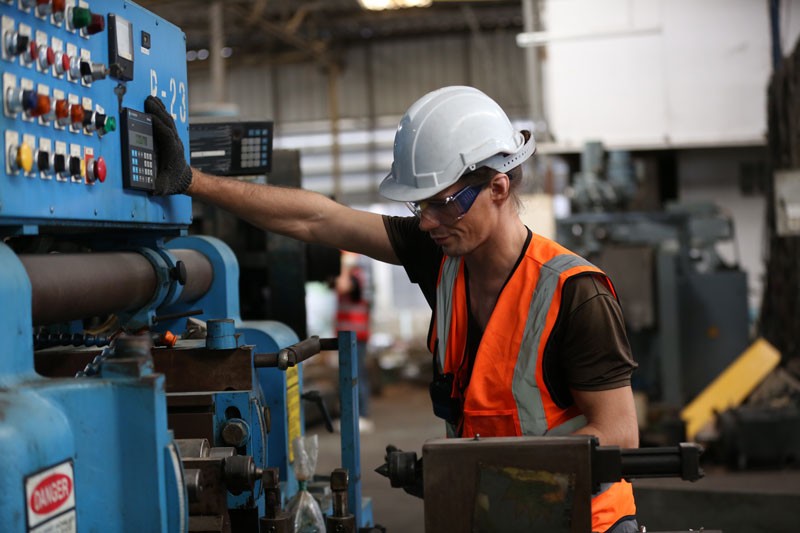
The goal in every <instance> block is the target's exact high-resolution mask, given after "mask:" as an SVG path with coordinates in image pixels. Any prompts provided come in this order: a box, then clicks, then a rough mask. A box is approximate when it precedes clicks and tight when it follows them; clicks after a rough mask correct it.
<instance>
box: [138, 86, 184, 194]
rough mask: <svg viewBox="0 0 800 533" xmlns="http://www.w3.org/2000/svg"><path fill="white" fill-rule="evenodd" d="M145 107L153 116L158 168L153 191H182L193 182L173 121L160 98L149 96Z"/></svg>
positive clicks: (175, 192)
mask: <svg viewBox="0 0 800 533" xmlns="http://www.w3.org/2000/svg"><path fill="white" fill-rule="evenodd" d="M144 110H145V112H147V113H149V114H150V115H152V117H153V136H154V137H155V144H156V154H157V159H158V168H157V169H156V188H155V194H157V195H159V196H163V195H167V194H182V193H185V192H186V190H187V189H188V188H189V184H191V183H192V169H191V168H190V167H189V165H188V164H187V163H186V158H185V157H184V156H183V143H182V142H181V138H180V137H179V136H178V130H177V128H175V121H174V120H173V119H172V115H170V114H169V111H167V108H166V107H164V104H163V103H162V102H161V100H160V99H158V98H156V97H154V96H148V97H147V98H146V99H145V101H144Z"/></svg>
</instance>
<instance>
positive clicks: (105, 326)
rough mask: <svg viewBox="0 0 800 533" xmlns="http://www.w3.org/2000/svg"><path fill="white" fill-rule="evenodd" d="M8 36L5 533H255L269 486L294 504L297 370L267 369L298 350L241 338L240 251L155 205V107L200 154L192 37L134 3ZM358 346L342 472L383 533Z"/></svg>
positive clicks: (78, 5) (185, 201) (0, 412)
mask: <svg viewBox="0 0 800 533" xmlns="http://www.w3.org/2000/svg"><path fill="white" fill-rule="evenodd" d="M0 30H1V31H2V35H1V36H0V39H1V40H0V45H1V47H2V57H0V64H1V65H2V83H3V87H2V103H3V113H2V116H0V121H2V130H3V134H2V135H3V136H2V143H3V149H2V150H1V151H0V234H2V236H3V238H4V240H3V242H2V243H0V272H2V274H0V298H1V299H2V300H3V301H4V305H3V307H2V311H0V335H1V336H2V338H3V340H4V346H5V353H4V354H2V356H0V524H2V526H1V527H0V529H2V531H3V532H13V533H17V532H45V531H47V532H50V531H60V532H73V531H104V532H106V531H108V532H114V531H142V532H183V531H193V530H198V531H199V530H202V531H220V532H223V531H258V530H259V520H260V518H261V517H263V516H264V514H265V498H264V489H263V487H262V486H261V480H262V477H261V476H262V475H266V474H264V472H266V471H267V469H269V468H276V469H277V470H278V472H279V475H280V481H281V487H280V488H281V490H282V492H283V495H284V496H285V497H289V496H291V495H293V494H294V492H296V490H297V481H296V480H295V479H294V475H293V471H292V461H293V457H292V452H291V447H290V443H291V441H292V439H293V438H294V437H297V436H300V435H302V433H303V426H304V421H303V412H302V408H301V401H300V395H301V392H302V390H301V389H302V372H301V370H300V368H301V367H300V366H294V367H291V368H289V369H287V370H286V371H282V370H279V369H277V368H262V367H258V368H257V367H256V366H255V365H254V358H255V356H256V354H264V353H273V352H278V351H279V350H281V349H283V348H285V347H286V346H288V345H291V344H293V343H296V342H297V341H298V339H297V336H296V335H295V333H294V332H293V331H291V330H290V329H289V328H288V327H287V326H285V325H283V324H281V323H278V322H243V321H242V320H241V319H240V316H239V299H238V274H239V270H238V264H237V263H236V260H235V257H234V255H233V253H232V252H231V250H230V248H228V247H227V246H226V245H225V244H224V243H222V242H221V241H219V240H217V239H213V238H207V237H188V236H186V235H187V230H188V226H189V224H190V223H191V220H192V211H191V201H190V199H189V198H188V197H185V196H171V197H158V196H154V195H153V194H152V190H153V183H154V177H155V169H156V168H157V160H156V150H155V146H154V138H153V135H152V122H151V120H150V118H149V116H148V115H147V114H146V113H144V112H143V104H144V100H145V98H146V96H148V95H155V96H158V97H160V98H161V99H162V101H163V102H164V103H165V105H166V107H167V109H168V110H170V112H171V113H172V115H173V117H174V118H175V122H176V125H177V127H178V131H179V134H180V136H181V139H182V141H183V144H184V146H185V147H188V146H189V144H188V98H187V81H186V66H185V36H184V34H183V33H182V32H181V31H180V29H179V28H177V27H175V26H173V25H172V24H170V23H169V22H167V21H165V20H164V19H161V18H159V17H157V16H155V15H154V14H152V13H150V12H148V11H146V10H144V9H142V8H141V7H139V6H137V5H136V4H133V3H132V2H129V1H125V0H103V1H100V0H95V1H94V2H86V1H78V2H76V1H75V0H65V1H58V0H52V1H48V2H42V1H34V0H13V1H12V0H0ZM186 156H187V159H188V151H187V153H186ZM187 317H192V318H194V319H196V324H195V325H196V326H197V327H196V328H195V329H194V330H193V329H192V328H188V329H187V326H186V323H187ZM184 330H187V333H186V334H185V335H182V336H181V338H180V339H177V338H176V336H175V335H173V334H172V333H171V332H173V331H174V332H177V333H179V334H180V333H183V332H184ZM347 335H348V334H343V337H341V338H340V339H339V347H340V361H341V368H342V376H343V377H342V385H343V387H342V394H343V402H342V405H343V407H342V409H343V421H342V422H343V423H342V427H343V428H344V429H343V437H342V438H343V441H342V442H343V450H344V452H346V453H345V457H343V463H344V466H345V467H347V468H348V469H349V470H350V479H351V480H353V482H352V483H351V485H350V487H349V489H350V494H349V496H350V498H349V499H350V509H352V511H353V513H354V514H355V516H356V520H357V523H358V524H359V525H370V524H371V523H372V516H371V507H370V504H369V502H368V501H367V503H366V504H364V505H363V506H362V505H357V506H356V505H353V502H360V501H361V498H360V479H359V478H360V472H359V468H360V465H359V461H358V453H359V447H358V433H357V430H355V429H354V430H353V431H350V430H349V429H348V428H357V421H358V406H357V403H354V400H353V399H354V398H355V388H354V387H355V385H354V381H355V380H354V379H353V378H354V375H355V374H354V372H355V368H356V365H355V361H356V359H355V358H356V351H355V347H354V346H355V344H354V341H353V340H352V338H351V337H352V334H350V336H349V337H348V336H347ZM171 365H172V366H171ZM228 371H230V373H226V372H228ZM45 376H46V377H45ZM215 476H219V479H217V478H216V477H215ZM264 479H267V478H266V477H265V478H264Z"/></svg>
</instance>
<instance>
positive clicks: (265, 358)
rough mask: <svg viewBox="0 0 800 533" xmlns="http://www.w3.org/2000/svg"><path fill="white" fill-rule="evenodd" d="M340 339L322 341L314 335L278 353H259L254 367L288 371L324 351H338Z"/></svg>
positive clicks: (254, 359) (256, 355)
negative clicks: (276, 368)
mask: <svg viewBox="0 0 800 533" xmlns="http://www.w3.org/2000/svg"><path fill="white" fill-rule="evenodd" d="M338 349H339V339H336V338H331V339H320V338H319V337H318V336H316V335H314V336H312V337H309V338H308V339H305V340H302V341H300V342H298V343H297V344H293V345H291V346H287V347H286V348H284V349H283V350H281V351H280V352H278V353H257V354H255V355H254V356H253V365H254V366H255V367H256V368H266V367H278V368H279V369H281V370H286V369H287V368H289V367H292V366H295V365H297V364H299V363H302V362H303V361H305V360H306V359H309V358H311V357H313V356H315V355H317V354H318V353H319V352H321V351H323V350H338Z"/></svg>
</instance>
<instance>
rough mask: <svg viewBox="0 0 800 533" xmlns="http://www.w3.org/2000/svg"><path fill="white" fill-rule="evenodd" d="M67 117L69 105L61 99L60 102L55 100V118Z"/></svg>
mask: <svg viewBox="0 0 800 533" xmlns="http://www.w3.org/2000/svg"><path fill="white" fill-rule="evenodd" d="M68 116H69V103H67V101H66V100H64V99H63V98H62V99H61V100H56V118H57V119H59V120H60V119H62V118H67V117H68Z"/></svg>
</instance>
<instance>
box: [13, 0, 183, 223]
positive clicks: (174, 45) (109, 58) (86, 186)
mask: <svg viewBox="0 0 800 533" xmlns="http://www.w3.org/2000/svg"><path fill="white" fill-rule="evenodd" d="M0 31H2V36H1V39H0V47H2V54H1V55H0V65H1V66H2V68H0V71H1V72H2V95H1V98H2V113H1V114H0V123H1V124H2V133H1V134H0V135H2V137H0V147H2V150H0V226H5V227H6V230H5V233H9V232H12V233H13V232H16V233H20V232H23V233H37V232H38V231H39V227H40V226H52V225H60V226H63V225H74V226H82V227H100V226H113V227H137V228H142V227H152V228H160V229H164V228H181V227H186V226H188V225H189V223H190V222H191V201H190V199H189V198H188V197H186V196H183V195H179V196H170V197H160V196H155V195H153V193H152V191H153V183H154V179H155V175H156V168H157V167H156V165H157V161H156V159H155V147H154V146H153V138H152V134H150V135H149V136H148V131H147V129H146V123H147V115H146V114H145V113H144V100H145V98H146V97H147V96H148V95H153V96H157V97H159V98H161V100H162V101H163V102H164V105H165V106H166V108H167V110H169V112H170V113H171V114H172V116H173V118H174V119H175V123H176V125H177V127H178V131H179V134H180V136H181V140H182V141H183V144H184V147H185V148H188V146H189V142H188V141H189V134H188V103H189V101H188V94H187V81H186V39H185V36H184V34H183V32H182V31H181V30H180V29H179V28H177V27H176V26H174V25H172V24H170V23H169V22H167V21H165V20H164V19H162V18H160V17H158V16H156V15H154V14H153V13H151V12H149V11H146V10H144V9H143V8H141V7H140V6H138V5H136V4H134V3H132V2H128V1H124V0H94V1H84V0H62V1H59V0H55V1H48V2H39V1H37V0H0ZM124 113H126V114H127V116H128V118H130V116H135V117H139V118H140V119H143V122H142V121H138V122H137V124H138V126H136V127H135V128H134V130H135V131H134V130H130V121H128V122H127V123H125V124H124V123H123V122H125V119H124V118H123V114H124ZM142 124H144V128H143V127H142ZM123 126H126V127H127V128H128V129H127V130H125V131H123ZM131 133H133V135H130V134H131ZM137 143H138V144H137ZM185 156H186V158H187V161H188V159H189V152H188V149H187V150H186V153H185Z"/></svg>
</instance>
